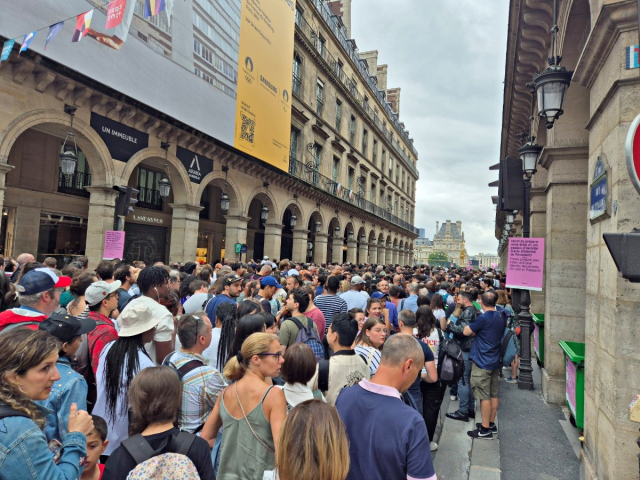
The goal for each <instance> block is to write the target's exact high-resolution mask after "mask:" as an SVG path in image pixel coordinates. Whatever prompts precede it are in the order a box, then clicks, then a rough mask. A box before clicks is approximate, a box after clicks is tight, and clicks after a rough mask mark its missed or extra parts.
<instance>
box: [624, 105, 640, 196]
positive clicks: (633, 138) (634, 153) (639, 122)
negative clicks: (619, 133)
mask: <svg viewBox="0 0 640 480" xmlns="http://www.w3.org/2000/svg"><path fill="white" fill-rule="evenodd" d="M625 153H626V157H627V170H628V171H629V177H631V182H632V183H633V186H634V187H635V188H636V190H637V191H638V193H640V115H638V116H637V117H636V118H634V119H633V122H631V126H630V127H629V131H628V132H627V141H626V142H625Z"/></svg>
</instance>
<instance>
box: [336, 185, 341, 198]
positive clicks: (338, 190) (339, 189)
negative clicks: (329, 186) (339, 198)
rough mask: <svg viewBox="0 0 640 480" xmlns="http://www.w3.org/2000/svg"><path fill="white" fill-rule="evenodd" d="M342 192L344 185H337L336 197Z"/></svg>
mask: <svg viewBox="0 0 640 480" xmlns="http://www.w3.org/2000/svg"><path fill="white" fill-rule="evenodd" d="M341 191H342V185H340V184H339V183H338V184H337V185H336V195H340V192H341Z"/></svg>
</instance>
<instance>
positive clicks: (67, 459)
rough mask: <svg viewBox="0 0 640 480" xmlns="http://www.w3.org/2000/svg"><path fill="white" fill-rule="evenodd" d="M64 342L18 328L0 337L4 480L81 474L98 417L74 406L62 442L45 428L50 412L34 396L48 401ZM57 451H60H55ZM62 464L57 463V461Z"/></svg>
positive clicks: (0, 445)
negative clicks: (51, 438)
mask: <svg viewBox="0 0 640 480" xmlns="http://www.w3.org/2000/svg"><path fill="white" fill-rule="evenodd" d="M59 350H60V342H59V341H58V340H57V339H56V338H55V337H54V336H52V335H51V334H49V333H47V332H44V331H41V330H29V329H26V328H16V329H14V330H11V331H9V332H6V333H4V334H2V335H0V378H1V381H0V464H1V465H2V469H1V470H0V479H2V480H26V479H33V480H37V479H41V478H46V479H47V480H49V479H51V480H62V479H72V478H74V479H75V478H79V477H80V475H81V473H82V466H83V465H84V463H83V462H82V461H83V460H84V458H85V457H86V455H87V450H86V445H87V437H86V435H87V434H88V433H90V432H91V431H92V430H93V420H91V416H90V415H89V414H88V413H87V412H84V411H81V410H77V406H76V404H75V403H74V404H73V405H71V409H70V415H69V423H68V425H67V431H68V432H69V433H68V434H67V435H66V436H65V437H64V440H63V441H62V444H61V445H60V443H56V444H53V442H52V443H50V444H49V445H48V446H47V440H46V437H45V435H44V432H43V428H44V425H45V417H44V414H43V413H42V412H41V411H40V410H39V408H38V407H37V406H36V404H35V403H34V400H46V399H47V398H48V397H49V395H50V393H51V387H52V385H53V383H54V382H56V381H57V380H59V379H60V374H59V373H58V370H57V368H56V361H57V359H58V351H59ZM52 452H54V453H53V454H52ZM56 463H57V464H56Z"/></svg>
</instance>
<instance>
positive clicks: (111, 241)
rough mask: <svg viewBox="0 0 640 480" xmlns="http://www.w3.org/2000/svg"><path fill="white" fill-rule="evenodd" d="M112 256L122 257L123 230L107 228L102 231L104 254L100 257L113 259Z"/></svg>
mask: <svg viewBox="0 0 640 480" xmlns="http://www.w3.org/2000/svg"><path fill="white" fill-rule="evenodd" d="M114 258H120V259H122V258H124V232H121V231H117V230H107V231H106V232H104V254H103V255H102V259H103V260H113V259H114Z"/></svg>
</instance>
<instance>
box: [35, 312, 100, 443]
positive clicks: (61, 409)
mask: <svg viewBox="0 0 640 480" xmlns="http://www.w3.org/2000/svg"><path fill="white" fill-rule="evenodd" d="M94 328H96V322H95V320H92V319H90V318H83V319H82V320H78V319H77V318H76V317H73V316H71V315H62V314H59V313H54V314H53V315H51V316H50V317H49V318H47V319H45V320H43V321H42V323H40V325H39V326H38V330H44V331H45V332H49V333H50V334H51V335H53V336H54V337H56V338H57V339H58V340H60V343H61V344H62V345H61V347H60V351H59V352H58V355H59V357H58V360H57V362H56V367H57V368H58V372H59V373H60V380H58V381H57V382H55V383H54V384H53V386H52V387H51V395H49V398H48V399H46V400H39V401H37V402H36V403H37V404H38V405H40V406H42V407H44V408H46V409H47V410H46V412H47V423H46V425H45V427H44V434H45V436H46V437H47V441H51V440H54V439H55V440H58V441H59V442H62V440H63V439H64V437H65V436H66V435H67V433H68V431H67V428H68V425H69V410H70V409H71V405H72V404H74V403H75V404H76V405H77V406H78V410H86V409H87V393H88V387H87V382H86V381H85V379H84V377H83V376H82V375H80V374H79V373H77V372H76V371H75V370H74V369H73V366H72V365H71V362H72V361H73V359H74V357H75V353H76V352H77V351H78V348H80V344H81V343H82V335H83V334H85V333H89V332H91V331H92V330H93V329H94Z"/></svg>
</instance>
